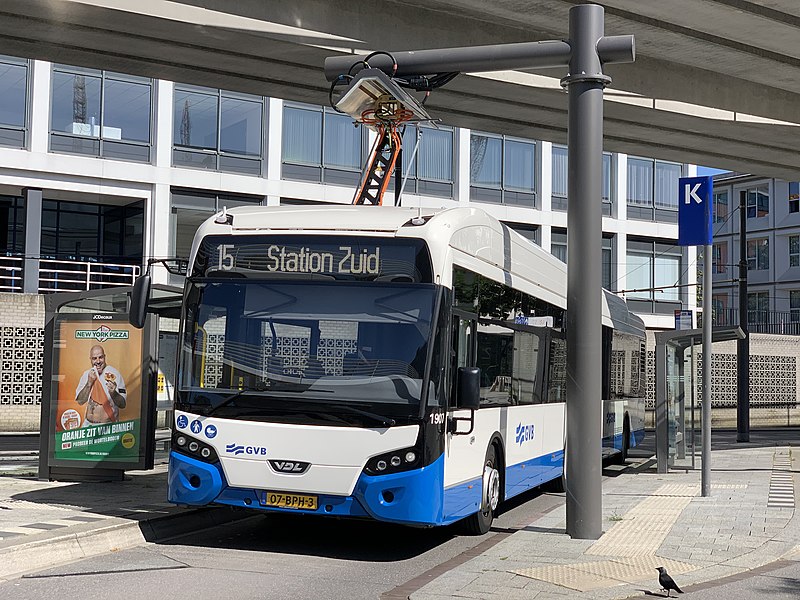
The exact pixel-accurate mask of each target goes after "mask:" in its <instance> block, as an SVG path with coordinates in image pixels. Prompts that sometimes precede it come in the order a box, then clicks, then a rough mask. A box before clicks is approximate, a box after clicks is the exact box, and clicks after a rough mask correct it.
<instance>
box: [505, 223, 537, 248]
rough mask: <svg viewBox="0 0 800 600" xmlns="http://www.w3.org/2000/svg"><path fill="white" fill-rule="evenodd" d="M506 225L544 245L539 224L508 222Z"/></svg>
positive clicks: (532, 240) (535, 242)
mask: <svg viewBox="0 0 800 600" xmlns="http://www.w3.org/2000/svg"><path fill="white" fill-rule="evenodd" d="M506 225H508V226H509V227H510V228H511V229H513V230H514V231H516V232H517V233H518V234H520V235H521V236H522V237H524V238H527V239H528V240H530V241H531V242H533V243H534V244H536V245H537V246H541V245H542V241H541V238H540V229H539V227H538V226H537V225H529V224H527V223H506Z"/></svg>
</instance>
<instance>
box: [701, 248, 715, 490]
mask: <svg viewBox="0 0 800 600" xmlns="http://www.w3.org/2000/svg"><path fill="white" fill-rule="evenodd" d="M711 285H712V283H711V244H706V245H705V246H704V249H703V412H702V419H703V421H702V426H701V427H702V430H703V457H702V464H701V472H700V488H701V495H702V496H703V497H708V496H710V495H711V321H712V319H711Z"/></svg>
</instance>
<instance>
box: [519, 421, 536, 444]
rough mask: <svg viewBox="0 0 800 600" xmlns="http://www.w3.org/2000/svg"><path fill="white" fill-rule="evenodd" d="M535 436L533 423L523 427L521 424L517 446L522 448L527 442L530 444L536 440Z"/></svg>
mask: <svg viewBox="0 0 800 600" xmlns="http://www.w3.org/2000/svg"><path fill="white" fill-rule="evenodd" d="M535 434H536V432H535V429H534V425H533V423H531V424H530V425H523V424H522V423H520V424H519V425H517V444H519V445H520V446H521V445H522V444H524V443H525V442H530V441H531V440H532V439H533V438H534V436H535Z"/></svg>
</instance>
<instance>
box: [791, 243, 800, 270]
mask: <svg viewBox="0 0 800 600" xmlns="http://www.w3.org/2000/svg"><path fill="white" fill-rule="evenodd" d="M789 266H790V267H800V235H790V236H789Z"/></svg>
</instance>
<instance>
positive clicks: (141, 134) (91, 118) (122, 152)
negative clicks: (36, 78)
mask: <svg viewBox="0 0 800 600" xmlns="http://www.w3.org/2000/svg"><path fill="white" fill-rule="evenodd" d="M151 96H152V82H151V80H150V79H145V78H143V77H134V76H132V75H122V74H120V73H110V72H108V71H95V70H92V69H83V68H80V67H67V66H63V65H56V66H55V67H53V90H52V105H51V113H50V150H51V151H53V152H66V153H70V154H85V155H89V156H99V157H102V158H115V159H120V160H128V161H135V162H150V139H151V134H150V123H151V118H150V117H151V113H152V101H151Z"/></svg>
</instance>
